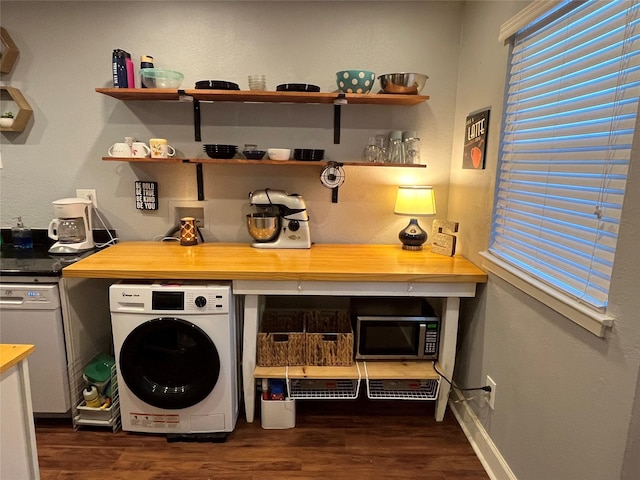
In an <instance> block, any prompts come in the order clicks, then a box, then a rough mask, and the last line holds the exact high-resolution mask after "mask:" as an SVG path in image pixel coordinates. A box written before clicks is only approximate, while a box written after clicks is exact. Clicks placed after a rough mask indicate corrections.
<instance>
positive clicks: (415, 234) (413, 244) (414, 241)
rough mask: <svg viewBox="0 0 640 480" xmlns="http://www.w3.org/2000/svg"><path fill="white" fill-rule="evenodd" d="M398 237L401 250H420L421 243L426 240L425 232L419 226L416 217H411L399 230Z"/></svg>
mask: <svg viewBox="0 0 640 480" xmlns="http://www.w3.org/2000/svg"><path fill="white" fill-rule="evenodd" d="M398 238H399V239H400V241H401V242H402V249H403V250H414V251H415V250H422V245H423V244H424V242H426V241H427V232H425V231H424V230H423V229H422V228H420V225H419V224H418V219H417V218H412V219H411V220H409V225H407V226H406V227H404V228H403V229H402V230H400V234H399V235H398Z"/></svg>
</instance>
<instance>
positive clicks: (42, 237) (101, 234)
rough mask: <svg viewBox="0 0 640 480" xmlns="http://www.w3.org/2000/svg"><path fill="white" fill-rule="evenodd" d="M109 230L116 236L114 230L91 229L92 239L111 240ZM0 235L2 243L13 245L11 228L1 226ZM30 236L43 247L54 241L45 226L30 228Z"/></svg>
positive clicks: (37, 244)
mask: <svg viewBox="0 0 640 480" xmlns="http://www.w3.org/2000/svg"><path fill="white" fill-rule="evenodd" d="M109 232H111V235H112V236H113V238H116V231H115V230H109V231H107V230H96V229H94V230H93V241H94V242H95V243H98V244H100V243H106V242H108V241H109V240H111V237H110V236H109ZM0 235H1V236H2V245H10V244H11V245H13V238H11V229H10V228H3V229H0ZM31 236H32V237H33V245H34V247H36V246H41V247H43V248H46V249H49V247H50V246H51V245H53V244H54V243H55V240H52V239H50V238H49V231H48V230H47V229H46V228H32V229H31Z"/></svg>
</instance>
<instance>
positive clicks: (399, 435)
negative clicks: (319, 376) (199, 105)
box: [36, 400, 489, 480]
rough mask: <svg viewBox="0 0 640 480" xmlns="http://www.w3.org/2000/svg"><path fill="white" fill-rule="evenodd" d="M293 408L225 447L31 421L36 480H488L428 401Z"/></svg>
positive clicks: (239, 430) (240, 430)
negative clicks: (271, 425) (281, 425)
mask: <svg viewBox="0 0 640 480" xmlns="http://www.w3.org/2000/svg"><path fill="white" fill-rule="evenodd" d="M296 408H297V415H296V427H295V428H293V429H289V430H264V429H262V428H261V426H260V419H259V418H256V420H255V421H254V422H253V423H251V424H248V423H246V421H245V420H244V417H242V416H241V418H239V419H238V423H237V425H236V429H235V431H234V432H233V433H232V434H230V435H229V437H228V438H227V441H226V442H225V443H190V442H176V443H168V442H167V440H166V438H165V437H164V436H159V435H146V434H134V433H126V432H122V431H120V432H118V433H115V434H114V433H112V432H111V431H110V430H104V429H96V428H88V427H82V428H81V429H80V430H78V431H76V432H74V431H73V428H72V427H71V426H70V423H67V422H64V423H61V422H60V421H51V420H46V421H45V420H37V421H36V439H37V444H38V457H39V461H40V473H41V478H42V479H43V480H54V479H55V480H61V479H65V480H68V479H82V480H93V479H96V480H97V479H99V480H120V479H136V480H150V479H154V480H156V479H167V480H173V479H180V480H189V479H256V480H264V479H276V478H277V479H279V480H284V479H290V478H295V479H300V478H309V479H318V478H350V479H427V480H444V479H447V480H462V479H464V480H479V479H482V480H486V479H488V478H489V477H488V475H487V474H486V473H485V471H484V469H483V468H482V465H481V464H480V461H479V460H478V458H477V457H476V455H475V454H474V452H473V449H472V448H471V446H470V445H469V443H468V441H467V439H466V437H465V436H464V434H463V433H462V430H461V428H460V426H459V425H458V423H457V422H456V420H455V418H454V417H453V415H452V414H451V412H450V411H447V414H446V417H445V420H444V422H441V423H437V422H436V421H435V420H434V418H433V403H431V402H412V401H370V400H357V401H335V400H331V401H322V402H320V401H298V402H297V405H296ZM257 413H258V412H257ZM256 416H258V415H256Z"/></svg>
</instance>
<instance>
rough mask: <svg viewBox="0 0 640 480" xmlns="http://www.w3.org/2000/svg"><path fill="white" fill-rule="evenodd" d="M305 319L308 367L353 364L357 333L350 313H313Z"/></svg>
mask: <svg viewBox="0 0 640 480" xmlns="http://www.w3.org/2000/svg"><path fill="white" fill-rule="evenodd" d="M305 318H306V323H307V335H306V338H307V365H320V366H349V365H352V364H353V329H352V328H351V321H350V320H349V314H348V312H347V311H346V310H311V311H306V312H305Z"/></svg>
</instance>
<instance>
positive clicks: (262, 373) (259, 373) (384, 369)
mask: <svg viewBox="0 0 640 480" xmlns="http://www.w3.org/2000/svg"><path fill="white" fill-rule="evenodd" d="M356 363H357V364H358V365H357V366H356ZM356 363H354V364H353V365H352V366H350V367H316V366H302V367H288V372H287V367H260V366H257V367H256V368H255V370H254V372H253V376H254V378H287V375H288V378H291V379H298V378H306V379H348V380H357V379H359V378H362V379H363V380H365V379H367V378H368V379H369V380H399V379H408V380H416V379H419V380H431V379H433V380H437V379H439V378H440V375H438V374H437V373H436V371H435V370H434V368H433V364H432V362H431V361H395V362H394V361H369V362H361V361H358V362H356ZM358 368H359V369H360V374H358Z"/></svg>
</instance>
